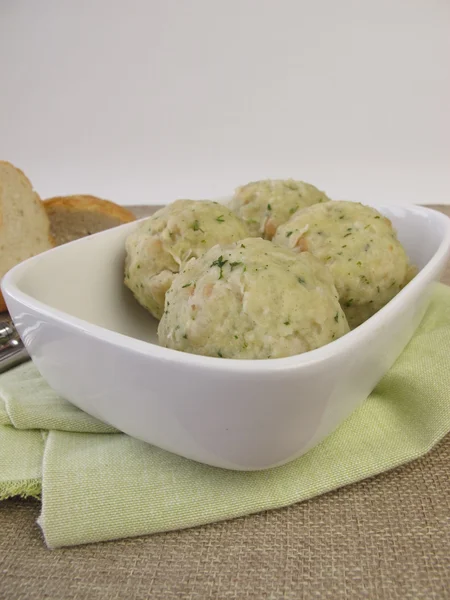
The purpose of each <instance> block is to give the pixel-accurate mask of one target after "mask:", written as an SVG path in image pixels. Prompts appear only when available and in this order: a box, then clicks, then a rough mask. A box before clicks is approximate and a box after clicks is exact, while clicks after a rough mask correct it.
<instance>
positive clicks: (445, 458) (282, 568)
mask: <svg viewBox="0 0 450 600" xmlns="http://www.w3.org/2000/svg"><path fill="white" fill-rule="evenodd" d="M435 208H437V209H439V210H442V212H445V213H446V214H448V215H449V216H450V207H448V206H447V207H443V206H439V207H435ZM152 210H154V209H148V208H147V209H145V208H143V207H139V208H136V214H137V215H138V216H144V215H146V214H149V212H152ZM442 280H443V281H444V282H446V283H448V284H450V264H449V265H448V267H447V270H446V272H445V274H444V276H443V278H442ZM39 510H40V504H39V502H37V501H32V500H21V499H11V500H8V501H5V502H2V503H0V532H1V534H0V597H1V598H5V599H6V598H7V599H23V600H25V599H26V600H35V599H41V598H46V599H47V600H49V599H55V600H56V599H58V600H60V599H62V598H64V599H65V600H79V599H80V600H81V599H83V600H84V599H90V598H96V599H105V600H106V599H108V600H114V599H121V598H126V597H130V598H133V599H141V598H142V599H144V598H145V599H147V598H161V599H162V598H164V600H171V599H175V598H176V599H189V600H205V599H208V598H226V599H228V600H232V599H236V600H244V599H253V598H254V599H257V598H268V599H269V598H270V599H271V600H279V599H281V598H285V599H295V600H300V599H302V598H305V599H306V598H320V599H322V598H327V599H330V600H338V599H346V600H347V599H355V600H360V599H362V598H368V599H370V600H372V599H380V598H388V599H393V600H397V599H398V600H408V599H414V600H419V599H424V600H432V599H441V598H442V599H443V598H449V597H450V591H449V590H450V435H448V436H447V437H446V438H445V439H444V440H443V441H442V442H441V443H440V444H438V445H437V446H436V447H435V448H434V449H433V450H432V451H431V452H430V453H429V454H428V455H426V456H424V457H423V458H421V459H419V460H416V461H414V462H412V463H410V464H408V465H405V466H403V467H399V468H397V469H395V470H393V471H390V472H388V473H383V474H382V475H379V476H377V477H374V478H371V479H366V480H365V481H362V482H359V483H356V484H354V485H350V486H347V487H345V488H342V489H339V490H336V491H334V492H331V493H329V494H326V495H323V496H320V497H318V498H313V499H312V500H309V501H307V502H303V503H301V504H296V505H294V506H290V507H288V508H283V509H280V510H273V511H269V512H263V513H260V514H257V515H251V516H249V517H243V518H240V519H235V520H233V521H227V522H222V523H216V524H213V525H207V526H204V527H198V528H195V529H188V530H184V531H178V532H170V533H164V534H157V535H153V536H149V537H144V538H134V539H127V540H120V541H115V542H108V543H101V544H91V545H87V546H80V547H77V548H67V549H61V550H55V551H50V550H47V549H46V547H45V545H44V542H43V539H42V536H41V534H40V530H39V527H38V526H37V525H36V519H37V517H38V515H39Z"/></svg>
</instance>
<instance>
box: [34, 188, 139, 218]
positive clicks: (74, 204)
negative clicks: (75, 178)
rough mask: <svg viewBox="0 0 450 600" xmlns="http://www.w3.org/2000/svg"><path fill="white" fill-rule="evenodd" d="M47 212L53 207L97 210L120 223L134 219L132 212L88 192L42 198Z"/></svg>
mask: <svg viewBox="0 0 450 600" xmlns="http://www.w3.org/2000/svg"><path fill="white" fill-rule="evenodd" d="M44 206H45V208H46V210H47V214H51V211H52V209H53V208H65V209H66V210H69V211H70V210H72V211H90V212H97V213H101V214H104V215H107V216H109V217H113V218H115V219H118V220H119V221H121V222H122V223H130V222H131V221H135V220H136V217H135V216H134V214H133V213H132V212H131V211H129V210H127V209H126V208H123V206H119V205H118V204H115V203H114V202H111V201H110V200H104V199H102V198H97V197H96V196H90V195H89V194H74V195H72V196H54V197H53V198H48V199H47V200H44Z"/></svg>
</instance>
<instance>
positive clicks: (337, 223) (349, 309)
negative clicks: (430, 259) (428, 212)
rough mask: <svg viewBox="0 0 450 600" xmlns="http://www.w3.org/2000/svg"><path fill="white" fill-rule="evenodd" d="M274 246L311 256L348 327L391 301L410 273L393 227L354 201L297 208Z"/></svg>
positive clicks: (407, 279)
mask: <svg viewBox="0 0 450 600" xmlns="http://www.w3.org/2000/svg"><path fill="white" fill-rule="evenodd" d="M273 241H274V243H276V244H279V245H281V246H286V247H287V248H290V249H292V250H295V251H297V252H305V251H306V252H311V253H312V254H314V256H316V257H317V258H318V259H320V260H321V261H322V263H323V264H325V265H326V266H327V267H328V268H329V269H330V272H331V273H332V275H333V278H334V283H335V285H336V288H337V290H338V292H339V298H340V302H341V305H342V308H343V309H344V312H345V314H346V316H347V320H348V322H349V325H350V327H352V328H354V327H357V326H358V325H360V324H361V323H363V322H364V321H366V320H367V319H368V318H369V317H371V316H372V315H373V314H375V313H376V312H377V311H378V310H380V308H382V307H383V306H384V305H385V304H387V303H388V302H389V300H391V299H392V298H393V297H394V296H395V295H396V294H397V293H398V292H399V291H400V290H401V289H402V287H404V286H405V285H406V283H408V281H409V280H410V279H411V277H412V276H413V274H414V269H413V267H411V265H410V263H409V259H408V256H407V255H406V252H405V250H404V249H403V246H402V245H401V244H400V242H399V241H398V239H397V234H396V232H395V230H394V228H393V226H392V223H391V222H390V221H389V219H387V218H386V217H384V216H383V215H382V214H381V213H379V212H378V211H377V210H375V209H374V208H370V207H369V206H363V205H362V204H359V203H356V202H346V201H339V202H337V201H336V202H327V203H325V204H316V205H314V206H311V207H309V208H306V209H304V210H300V211H298V212H297V213H295V215H293V216H292V217H291V219H290V220H289V221H288V222H287V223H285V224H284V225H282V226H281V227H280V228H279V229H278V231H277V234H276V236H275V237H274V239H273Z"/></svg>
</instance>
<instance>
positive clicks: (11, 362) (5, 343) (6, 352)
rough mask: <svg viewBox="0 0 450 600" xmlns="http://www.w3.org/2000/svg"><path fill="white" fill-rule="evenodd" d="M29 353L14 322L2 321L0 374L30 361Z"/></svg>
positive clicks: (0, 324)
mask: <svg viewBox="0 0 450 600" xmlns="http://www.w3.org/2000/svg"><path fill="white" fill-rule="evenodd" d="M29 358H30V357H29V355H28V352H27V351H26V350H25V346H24V345H23V343H22V340H21V339H20V337H19V334H18V333H17V331H16V329H15V327H14V324H13V323H12V321H11V320H10V319H9V318H7V317H6V319H1V320H0V373H4V372H5V371H8V369H12V368H13V367H16V366H17V365H20V364H21V363H23V362H25V361H26V360H29Z"/></svg>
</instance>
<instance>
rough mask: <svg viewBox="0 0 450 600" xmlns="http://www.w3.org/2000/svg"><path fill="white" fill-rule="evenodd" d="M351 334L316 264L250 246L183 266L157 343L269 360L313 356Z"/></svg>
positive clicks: (264, 244) (253, 241)
mask: <svg viewBox="0 0 450 600" xmlns="http://www.w3.org/2000/svg"><path fill="white" fill-rule="evenodd" d="M348 331H349V327H348V324H347V320H346V318H345V315H344V313H343V311H342V309H341V307H340V305H339V300H338V293H337V291H336V288H335V286H334V284H333V279H332V277H331V274H330V273H329V271H328V270H327V269H326V267H324V266H323V265H322V264H321V263H320V261H319V260H317V259H316V258H314V257H313V256H312V255H311V254H308V253H304V254H301V255H296V254H295V253H294V252H292V251H291V250H288V249H287V248H281V247H278V246H275V245H274V244H272V243H271V242H268V241H265V240H262V239H261V238H249V239H246V240H243V241H241V242H237V243H235V244H233V245H232V246H230V247H228V248H226V247H223V246H218V245H217V246H214V247H213V248H211V249H210V250H208V252H207V253H206V254H204V255H203V256H202V257H200V258H198V259H196V260H191V261H189V262H188V263H187V264H186V266H185V267H184V268H183V269H182V270H181V272H180V274H179V275H178V277H177V278H176V279H175V280H174V282H173V284H172V287H171V288H170V290H169V291H168V292H167V295H166V306H165V312H164V315H163V317H162V319H161V321H160V323H159V328H158V337H159V341H160V343H161V344H162V345H163V346H166V347H168V348H173V349H175V350H181V351H183V352H191V353H193V354H203V355H207V356H215V357H221V358H239V359H267V358H280V357H285V356H291V355H294V354H301V353H302V352H307V351H309V350H314V349H315V348H319V347H320V346H323V345H324V344H327V343H328V342H331V341H333V340H335V339H337V338H339V337H340V336H342V335H343V334H345V333H347V332H348Z"/></svg>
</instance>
